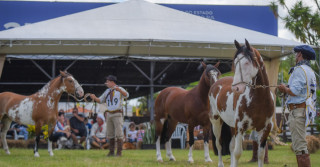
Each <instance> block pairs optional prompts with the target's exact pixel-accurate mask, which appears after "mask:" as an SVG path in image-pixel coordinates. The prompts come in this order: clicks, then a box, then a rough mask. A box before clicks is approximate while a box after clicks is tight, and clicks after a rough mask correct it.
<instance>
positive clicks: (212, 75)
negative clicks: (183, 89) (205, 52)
mask: <svg viewBox="0 0 320 167" xmlns="http://www.w3.org/2000/svg"><path fill="white" fill-rule="evenodd" d="M201 64H202V66H203V68H204V73H205V75H204V76H205V81H206V84H207V85H209V86H211V85H212V84H214V83H215V82H217V81H218V78H219V76H220V75H221V72H220V71H219V69H218V66H219V64H220V62H218V63H216V64H215V65H214V66H213V65H211V64H208V65H206V64H205V63H204V62H201Z"/></svg>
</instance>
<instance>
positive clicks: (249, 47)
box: [245, 39, 251, 50]
mask: <svg viewBox="0 0 320 167" xmlns="http://www.w3.org/2000/svg"><path fill="white" fill-rule="evenodd" d="M245 40H246V47H247V49H249V50H251V46H250V44H249V42H248V41H247V39H245Z"/></svg>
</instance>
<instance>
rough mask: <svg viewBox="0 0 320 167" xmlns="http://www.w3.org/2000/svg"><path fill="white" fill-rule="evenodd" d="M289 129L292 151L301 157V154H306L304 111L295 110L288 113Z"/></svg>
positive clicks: (300, 109)
mask: <svg viewBox="0 0 320 167" xmlns="http://www.w3.org/2000/svg"><path fill="white" fill-rule="evenodd" d="M289 112H290V114H289V129H290V132H291V139H292V149H293V151H294V152H295V153H296V155H301V154H302V153H303V152H304V153H305V154H308V147H307V141H306V129H307V128H306V126H305V122H306V109H305V108H297V109H294V110H291V111H289Z"/></svg>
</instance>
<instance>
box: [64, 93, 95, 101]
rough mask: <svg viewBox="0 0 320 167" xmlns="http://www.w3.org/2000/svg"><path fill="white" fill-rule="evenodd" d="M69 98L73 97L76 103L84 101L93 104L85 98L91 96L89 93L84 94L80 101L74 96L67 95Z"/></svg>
mask: <svg viewBox="0 0 320 167" xmlns="http://www.w3.org/2000/svg"><path fill="white" fill-rule="evenodd" d="M68 95H69V96H71V97H73V98H74V99H75V100H76V101H78V102H81V101H85V102H93V99H92V100H91V101H88V100H87V98H88V97H89V96H90V95H91V93H86V94H85V95H84V97H83V98H82V99H78V98H77V97H76V96H74V95H73V94H70V93H68Z"/></svg>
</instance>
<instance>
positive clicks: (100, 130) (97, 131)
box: [90, 122, 107, 138]
mask: <svg viewBox="0 0 320 167" xmlns="http://www.w3.org/2000/svg"><path fill="white" fill-rule="evenodd" d="M92 136H96V137H98V138H106V137H107V124H106V123H103V124H102V125H101V126H100V127H99V125H98V122H96V123H94V124H93V125H92V128H91V133H90V137H92Z"/></svg>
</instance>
